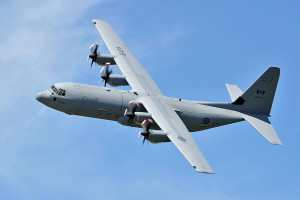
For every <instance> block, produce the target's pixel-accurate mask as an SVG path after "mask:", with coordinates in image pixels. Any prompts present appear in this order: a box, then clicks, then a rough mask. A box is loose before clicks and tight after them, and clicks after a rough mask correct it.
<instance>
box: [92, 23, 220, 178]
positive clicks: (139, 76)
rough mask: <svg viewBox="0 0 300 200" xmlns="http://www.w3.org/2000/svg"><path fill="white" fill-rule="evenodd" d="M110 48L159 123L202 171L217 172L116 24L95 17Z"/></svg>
mask: <svg viewBox="0 0 300 200" xmlns="http://www.w3.org/2000/svg"><path fill="white" fill-rule="evenodd" d="M93 22H94V24H95V26H96V28H97V29H98V31H99V33H100V35H101V36H102V38H103V40H104V42H105V44H106V46H107V48H108V49H109V51H110V52H111V53H112V54H113V55H114V56H116V57H115V61H116V63H117V65H118V66H119V68H120V70H121V72H122V73H123V74H124V75H125V77H126V80H127V82H128V83H129V85H130V86H131V87H132V89H133V90H134V91H136V92H138V96H139V101H140V102H141V103H142V104H143V105H144V107H145V108H146V109H147V111H148V112H149V113H150V114H151V116H152V118H153V119H154V120H155V122H156V123H157V124H158V125H159V127H160V128H161V129H162V130H163V131H164V132H166V133H167V134H168V137H169V139H170V140H171V141H172V142H173V143H174V144H175V146H176V147H177V148H178V149H179V151H180V152H181V153H182V154H183V155H184V156H185V158H186V159H187V160H188V161H189V162H190V163H191V165H192V166H193V167H194V169H195V170H196V171H198V172H202V173H214V172H213V171H212V169H211V167H210V166H209V164H208V163H207V161H206V159H205V158H204V156H203V155H202V153H201V151H200V150H199V148H198V146H197V144H196V143H195V141H194V140H193V138H192V136H191V135H190V133H189V131H188V130H187V128H186V126H185V125H184V123H183V122H182V121H181V119H180V118H179V116H178V115H177V113H176V112H175V110H174V109H173V108H172V107H171V106H170V105H168V104H167V103H165V102H164V101H163V100H162V98H161V97H162V93H161V91H160V89H159V88H158V87H157V85H156V84H155V83H154V81H153V80H152V79H151V77H150V76H149V75H148V74H147V72H146V71H145V70H144V68H143V67H142V66H141V64H140V63H139V62H138V61H137V59H136V58H135V57H134V56H133V55H132V53H131V52H130V51H129V49H128V48H127V46H126V45H125V43H124V42H123V41H122V40H121V38H120V37H119V36H118V34H117V33H116V32H115V31H114V30H113V28H112V27H111V26H110V25H109V24H108V23H107V22H104V21H101V20H93Z"/></svg>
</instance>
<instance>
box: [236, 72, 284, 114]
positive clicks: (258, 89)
mask: <svg viewBox="0 0 300 200" xmlns="http://www.w3.org/2000/svg"><path fill="white" fill-rule="evenodd" d="M279 74H280V69H279V68H277V67H270V68H269V69H267V71H265V73H263V74H262V75H261V76H260V77H259V78H258V79H257V80H256V81H255V82H254V83H253V84H252V85H251V86H250V87H249V88H248V89H247V90H246V91H245V92H244V93H243V94H242V95H241V96H240V97H238V98H237V99H236V100H235V101H234V102H233V103H232V104H235V105H242V107H243V109H242V110H243V111H244V112H249V113H257V114H264V115H269V114H270V111H271V107H272V103H273V99H274V95H275V91H276V87H277V83H278V79H279Z"/></svg>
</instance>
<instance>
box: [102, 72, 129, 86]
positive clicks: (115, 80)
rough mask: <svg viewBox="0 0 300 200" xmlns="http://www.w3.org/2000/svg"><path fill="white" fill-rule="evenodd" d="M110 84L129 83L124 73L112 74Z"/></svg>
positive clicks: (123, 84)
mask: <svg viewBox="0 0 300 200" xmlns="http://www.w3.org/2000/svg"><path fill="white" fill-rule="evenodd" d="M107 83H108V84H109V85H110V86H113V87H118V86H125V85H129V84H128V82H127V81H126V79H125V76H124V75H117V74H111V75H109V79H108V82H107Z"/></svg>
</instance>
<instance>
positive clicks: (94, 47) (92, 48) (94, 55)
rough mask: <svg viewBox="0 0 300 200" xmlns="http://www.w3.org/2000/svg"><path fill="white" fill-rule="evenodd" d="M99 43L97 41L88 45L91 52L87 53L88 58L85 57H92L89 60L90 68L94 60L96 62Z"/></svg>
mask: <svg viewBox="0 0 300 200" xmlns="http://www.w3.org/2000/svg"><path fill="white" fill-rule="evenodd" d="M99 45H100V44H99V43H98V42H97V43H96V44H92V45H91V46H90V51H91V54H90V55H88V58H87V59H89V58H90V59H92V62H91V68H92V66H93V64H94V62H96V60H97V56H98V52H97V51H98V48H99Z"/></svg>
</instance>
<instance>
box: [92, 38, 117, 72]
mask: <svg viewBox="0 0 300 200" xmlns="http://www.w3.org/2000/svg"><path fill="white" fill-rule="evenodd" d="M99 45H100V44H99V43H98V42H97V43H96V44H92V45H91V46H90V51H91V54H90V55H88V57H87V60H89V59H92V62H91V67H92V66H93V64H94V62H95V63H97V64H98V65H100V66H104V65H106V64H107V63H110V65H115V64H116V62H115V59H114V56H113V55H110V54H100V52H99V53H98V49H99Z"/></svg>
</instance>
